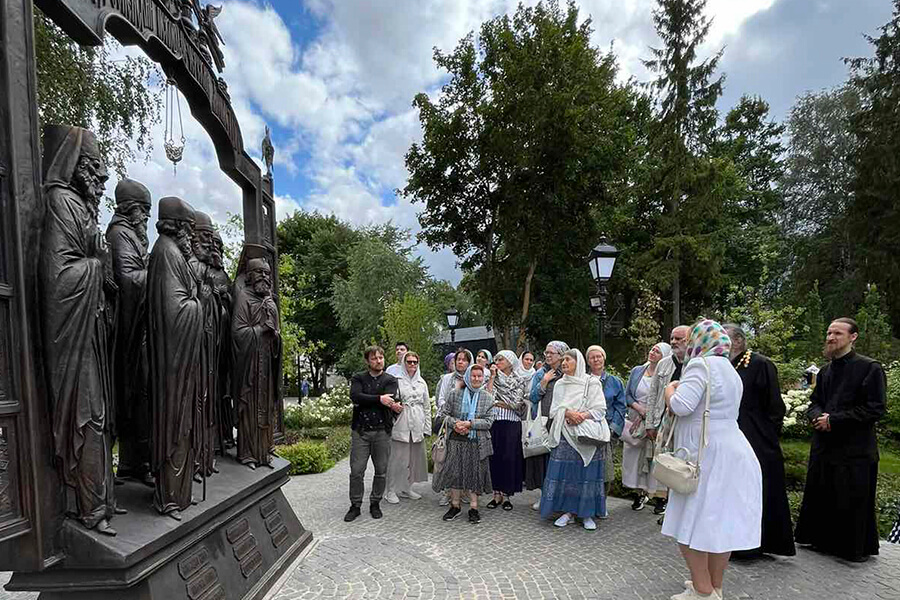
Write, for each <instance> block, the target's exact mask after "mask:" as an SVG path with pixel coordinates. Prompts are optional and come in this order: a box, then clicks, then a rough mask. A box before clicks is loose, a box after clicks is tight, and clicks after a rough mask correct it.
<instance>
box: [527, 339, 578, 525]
mask: <svg viewBox="0 0 900 600" xmlns="http://www.w3.org/2000/svg"><path fill="white" fill-rule="evenodd" d="M568 350H569V345H568V344H566V343H565V342H560V341H558V340H554V341H552V342H548V343H547V347H546V348H545V349H544V366H543V367H541V368H540V369H539V370H538V371H535V373H534V376H532V378H531V390H530V391H529V392H528V399H529V401H530V402H531V418H532V419H539V418H541V417H547V419H548V421H547V427H550V425H551V424H552V419H553V417H551V416H550V404H551V402H552V401H553V387H554V386H555V385H556V382H557V381H559V380H560V379H561V378H562V376H563V372H562V369H561V368H560V366H561V365H562V358H563V354H565V353H566V352H568ZM549 460H550V455H549V454H539V455H537V456H529V457H528V458H526V459H525V489H527V490H540V489H541V488H542V487H543V486H544V477H545V476H546V475H547V462H548V461H549ZM531 508H532V509H533V510H540V509H541V501H540V499H538V501H537V502H535V503H534V504H532V505H531Z"/></svg>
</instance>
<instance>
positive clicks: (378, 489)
mask: <svg viewBox="0 0 900 600" xmlns="http://www.w3.org/2000/svg"><path fill="white" fill-rule="evenodd" d="M365 357H366V362H367V363H369V370H368V371H364V372H362V373H357V374H356V375H354V376H353V377H352V378H351V379H350V400H351V401H352V402H353V422H352V424H351V426H350V428H351V429H352V430H353V431H352V434H351V435H352V438H351V442H350V510H348V511H347V514H346V515H345V516H344V520H345V521H347V522H348V523H349V522H350V521H353V520H354V519H356V517H358V516H359V515H360V506H362V501H363V492H364V491H365V484H364V482H363V478H364V477H365V475H366V467H367V466H368V464H369V457H370V456H371V457H372V464H374V465H375V476H374V477H373V478H372V491H371V493H370V494H369V503H370V507H369V509H370V512H371V513H372V518H373V519H380V518H381V517H382V513H381V507H380V503H381V497H382V496H383V495H384V488H385V483H386V479H387V468H388V459H390V456H391V428H392V427H393V425H394V414H396V413H399V412H400V411H402V410H403V405H402V404H400V403H399V402H398V401H397V380H396V379H395V378H394V377H393V376H392V375H389V374H387V373H385V372H384V350H383V349H382V348H381V347H379V346H370V347H368V348H366V351H365Z"/></svg>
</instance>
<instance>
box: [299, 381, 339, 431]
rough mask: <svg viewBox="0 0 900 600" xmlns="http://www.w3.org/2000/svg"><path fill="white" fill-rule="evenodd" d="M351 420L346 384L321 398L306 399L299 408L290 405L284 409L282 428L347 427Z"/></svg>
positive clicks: (329, 391)
mask: <svg viewBox="0 0 900 600" xmlns="http://www.w3.org/2000/svg"><path fill="white" fill-rule="evenodd" d="M352 419H353V404H352V403H351V402H350V385H349V384H346V383H341V384H338V385H336V386H334V387H333V388H331V389H330V390H328V392H327V393H325V394H322V395H321V396H317V397H315V398H306V399H305V400H303V402H302V404H301V405H300V406H295V405H291V406H288V407H286V408H285V409H284V426H285V428H287V429H310V428H319V427H330V426H334V425H349V424H350V421H351V420H352Z"/></svg>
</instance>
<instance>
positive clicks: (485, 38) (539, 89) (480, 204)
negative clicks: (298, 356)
mask: <svg viewBox="0 0 900 600" xmlns="http://www.w3.org/2000/svg"><path fill="white" fill-rule="evenodd" d="M591 27H592V26H591V20H590V19H586V20H584V21H583V22H582V23H581V24H579V19H578V9H577V8H576V6H575V4H574V2H569V3H568V4H567V6H566V8H565V9H563V8H561V7H560V5H559V2H557V1H556V0H548V1H546V2H540V3H538V4H537V5H536V6H534V7H525V6H522V5H520V6H519V8H518V10H517V11H516V13H515V14H514V15H513V16H512V17H510V16H502V17H497V18H495V19H492V20H490V21H488V22H486V23H484V24H483V25H482V27H481V29H480V33H479V35H478V37H477V39H476V36H475V35H474V34H469V35H468V36H466V37H465V38H464V39H463V40H462V41H461V42H460V43H459V45H458V46H457V48H456V49H455V50H454V51H453V52H452V53H450V54H445V53H443V52H441V51H439V50H435V52H434V60H435V62H436V64H437V65H438V66H439V67H441V68H443V69H445V70H447V71H448V72H449V73H450V80H449V81H448V83H447V84H446V85H445V86H444V87H443V89H442V93H441V95H440V97H439V98H438V99H437V100H435V101H433V100H432V99H431V98H429V97H428V95H426V94H419V95H418V96H416V98H415V100H414V102H413V105H414V106H415V107H416V108H418V109H419V115H420V121H421V125H422V130H423V141H422V142H421V143H416V144H413V145H412V146H411V147H410V150H409V152H408V153H407V155H406V166H407V169H408V170H409V172H410V177H409V181H408V182H407V185H406V187H405V188H404V189H403V190H402V193H403V194H404V195H405V196H407V197H410V198H411V199H412V200H413V201H414V202H422V203H423V204H425V210H424V211H423V212H422V213H421V215H420V219H419V220H420V223H421V225H422V233H421V238H422V239H423V240H424V241H425V242H427V243H428V244H429V246H431V247H433V248H437V247H444V246H446V247H450V248H451V249H452V250H453V252H454V254H456V256H457V257H459V258H460V264H461V266H462V268H463V270H464V271H466V272H469V273H472V277H471V278H469V279H468V280H467V282H466V287H467V289H468V290H471V291H472V292H473V293H474V294H475V295H476V296H477V297H478V298H479V301H480V303H481V304H482V305H483V306H484V307H486V308H487V313H486V314H485V315H484V316H485V317H486V318H487V319H488V320H489V321H490V322H491V323H492V324H493V326H494V327H495V328H497V329H500V330H504V329H506V328H507V327H509V326H511V325H519V327H520V336H519V339H518V341H517V347H518V348H519V349H521V348H522V347H523V346H524V342H525V338H526V334H527V331H528V328H530V327H532V326H533V325H534V323H536V322H537V321H536V319H532V318H531V309H532V304H531V302H532V294H533V285H534V282H535V281H536V280H537V279H539V278H540V277H541V276H542V275H546V274H547V273H550V272H552V271H553V270H554V269H555V268H556V265H558V264H562V263H564V262H567V261H568V262H580V258H581V257H583V256H585V255H586V254H587V251H588V250H589V249H590V247H591V246H592V245H593V244H595V243H596V239H597V238H598V237H599V236H598V235H597V233H596V223H595V221H594V220H593V219H592V218H591V211H590V209H591V207H592V206H593V205H596V204H604V203H607V202H609V197H610V193H609V190H610V183H609V182H612V181H617V180H619V179H621V178H622V175H621V173H620V170H621V169H622V161H623V158H624V157H625V156H627V155H628V152H627V150H626V149H627V147H628V145H629V144H630V143H631V139H632V138H633V136H634V134H633V132H632V125H631V124H630V123H629V121H628V119H627V115H628V111H629V109H630V106H631V102H632V95H633V93H632V92H631V90H630V89H629V88H627V87H623V86H620V85H619V84H617V83H616V80H615V77H616V72H617V68H616V64H615V59H614V57H613V56H612V55H601V54H600V53H599V52H598V51H597V50H596V49H595V48H593V47H592V46H591V45H590V36H591V31H592V29H591ZM536 244H542V247H541V250H540V252H536V251H535V245H536ZM581 278H582V279H585V280H586V279H587V275H586V274H583V275H581Z"/></svg>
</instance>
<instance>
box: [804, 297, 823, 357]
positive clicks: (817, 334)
mask: <svg viewBox="0 0 900 600" xmlns="http://www.w3.org/2000/svg"><path fill="white" fill-rule="evenodd" d="M803 322H804V324H803V329H804V330H803V333H802V342H801V343H800V348H801V350H802V355H803V357H804V358H810V359H816V358H819V357H821V356H822V344H823V343H824V342H825V331H826V323H825V316H824V314H823V312H822V297H821V296H819V282H818V281H814V282H813V285H812V287H811V288H810V290H809V292H807V294H806V301H805V303H804V306H803Z"/></svg>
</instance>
